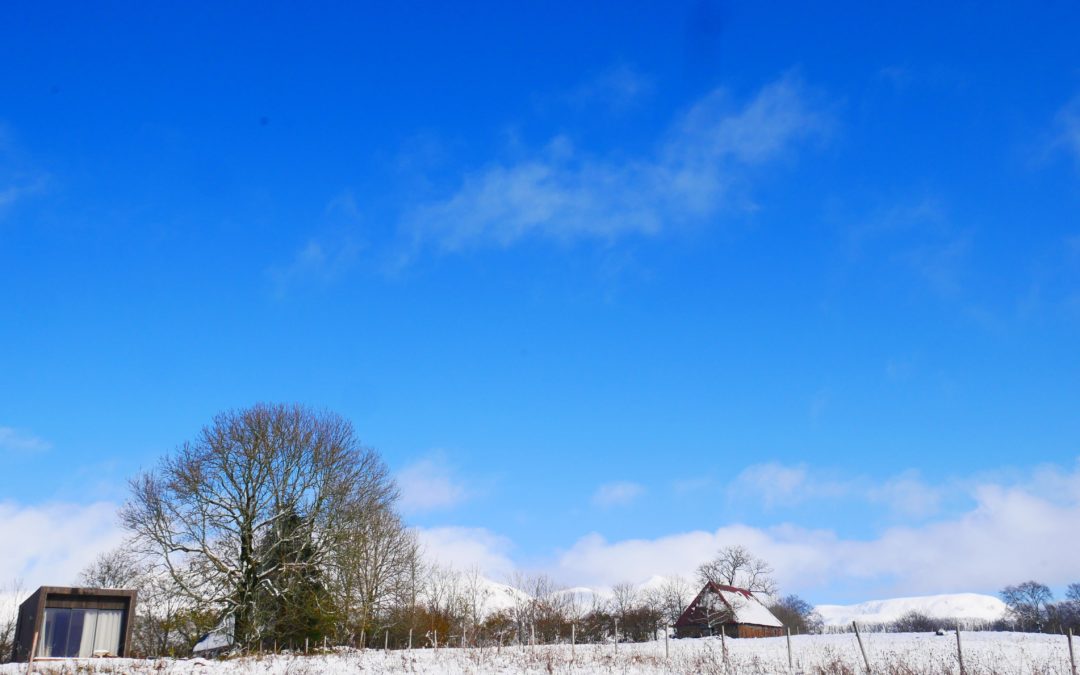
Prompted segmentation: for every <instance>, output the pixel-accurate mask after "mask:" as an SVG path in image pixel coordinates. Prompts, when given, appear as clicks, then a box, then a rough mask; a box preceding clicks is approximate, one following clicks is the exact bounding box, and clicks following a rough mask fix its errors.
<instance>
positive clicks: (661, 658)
mask: <svg viewBox="0 0 1080 675" xmlns="http://www.w3.org/2000/svg"><path fill="white" fill-rule="evenodd" d="M961 636H962V643H963V648H964V665H965V668H966V672H967V673H968V674H969V675H982V674H987V675H989V674H1001V675H1004V674H1006V673H1009V674H1013V673H1037V674H1039V675H1050V674H1060V675H1068V673H1070V666H1069V650H1068V642H1067V640H1066V638H1064V637H1062V636H1060V635H1041V634H1025V633H961ZM863 639H864V641H865V642H866V648H867V655H868V657H869V659H870V665H871V667H872V668H873V672H874V673H895V674H898V675H899V674H903V675H922V674H926V675H931V674H933V675H944V674H946V673H959V672H960V670H959V664H958V660H957V655H956V637H955V635H945V636H937V635H934V634H928V633H917V634H916V633H902V634H870V635H864V636H863ZM791 644H792V654H793V660H794V663H795V668H794V672H796V673H850V674H852V675H854V674H855V673H862V672H864V670H865V669H864V668H863V667H862V656H861V655H860V653H859V648H858V644H857V643H856V641H855V636H854V635H851V634H845V635H802V636H795V637H793V638H792V640H791ZM669 648H670V657H665V654H664V643H663V642H662V641H661V642H652V643H645V644H621V645H619V648H618V653H617V654H616V652H615V649H614V645H610V644H608V645H584V646H582V645H579V646H577V648H576V649H574V650H573V651H572V650H571V648H570V646H569V645H554V646H538V647H535V648H529V647H525V648H521V647H513V648H507V647H504V648H502V649H501V650H495V649H483V650H481V649H440V650H437V651H436V650H430V649H423V650H419V649H418V650H413V651H390V652H383V651H379V650H368V651H365V652H356V651H350V652H344V653H337V654H333V655H327V656H308V657H305V656H264V657H251V658H244V659H234V660H230V661H206V660H202V659H191V660H175V661H174V660H160V661H133V660H121V659H117V660H97V661H74V662H73V661H54V662H46V663H37V664H35V666H34V672H37V673H42V674H43V675H44V674H47V673H94V672H101V673H132V674H144V675H195V674H196V673H198V674H200V675H305V674H310V675H314V674H316V673H329V674H333V675H337V674H339V673H341V674H344V673H372V674H375V675H378V674H383V673H387V674H390V673H431V674H445V675H466V674H472V673H499V674H509V673H620V674H624V675H645V674H653V673H679V674H684V673H685V674H687V675H690V674H691V673H692V674H694V675H697V674H698V673H729V674H731V675H737V674H740V673H751V674H765V673H786V672H787V671H788V667H787V664H788V656H787V643H786V640H785V639H784V638H767V639H755V640H728V641H727V648H728V656H727V659H726V664H725V658H724V653H723V649H722V647H721V642H720V640H718V639H716V638H704V639H700V640H672V641H671V642H670V644H669ZM26 672H27V669H26V664H8V665H5V666H0V675H16V674H18V675H22V674H23V673H26Z"/></svg>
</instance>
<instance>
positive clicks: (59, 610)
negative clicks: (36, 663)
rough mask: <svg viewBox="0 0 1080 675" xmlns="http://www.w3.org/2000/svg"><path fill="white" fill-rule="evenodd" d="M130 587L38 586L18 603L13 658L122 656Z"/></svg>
mask: <svg viewBox="0 0 1080 675" xmlns="http://www.w3.org/2000/svg"><path fill="white" fill-rule="evenodd" d="M134 617H135V591H130V590H121V589H113V588H70V587H67V586H42V587H41V588H39V589H37V590H36V591H35V592H34V594H33V595H31V596H30V597H29V598H27V599H26V600H25V601H23V603H22V604H21V605H19V618H18V622H17V623H16V624H15V640H14V643H15V646H14V649H13V650H12V655H11V656H12V660H13V661H27V660H29V658H30V652H31V650H33V652H34V659H35V660H36V659H39V658H41V659H57V658H60V659H64V658H88V657H94V656H127V655H128V650H129V645H130V644H131V628H132V619H133V618H134Z"/></svg>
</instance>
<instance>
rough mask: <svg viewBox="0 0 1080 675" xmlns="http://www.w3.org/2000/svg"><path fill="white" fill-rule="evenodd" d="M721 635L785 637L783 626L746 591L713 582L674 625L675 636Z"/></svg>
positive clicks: (735, 636) (762, 604)
mask: <svg viewBox="0 0 1080 675" xmlns="http://www.w3.org/2000/svg"><path fill="white" fill-rule="evenodd" d="M721 632H723V634H724V635H726V636H727V637H732V638H751V637H779V636H781V635H783V634H784V624H783V623H781V622H780V620H779V619H777V618H776V617H775V616H774V615H773V613H772V612H770V611H769V608H768V607H766V606H765V605H764V603H762V602H761V600H759V599H758V598H757V597H756V596H755V595H754V594H753V593H751V592H750V591H748V590H746V589H745V588H736V587H735V586H722V585H720V584H715V583H711V582H710V583H708V584H705V587H704V588H702V589H701V592H700V593H698V594H697V597H696V598H694V600H693V602H691V603H690V604H689V605H688V606H687V608H686V609H685V610H684V611H683V613H682V615H681V616H680V617H679V620H678V621H676V622H675V637H680V638H683V637H706V636H710V635H719V634H720V633H721Z"/></svg>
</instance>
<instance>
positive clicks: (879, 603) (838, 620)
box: [816, 593, 1006, 626]
mask: <svg viewBox="0 0 1080 675" xmlns="http://www.w3.org/2000/svg"><path fill="white" fill-rule="evenodd" d="M816 609H817V611H818V614H820V615H821V618H822V619H824V620H825V625H826V626H844V625H848V624H850V623H851V622H852V621H858V622H859V623H868V624H870V623H889V622H892V621H896V620H897V619H899V618H900V617H902V616H904V615H905V614H909V613H911V612H918V613H920V614H924V615H926V616H928V617H931V618H934V619H967V620H973V621H995V620H997V619H1000V618H1001V617H1002V616H1004V615H1005V610H1006V608H1005V603H1004V602H1002V601H1001V600H1000V599H998V598H996V597H994V596H992V595H983V594H981V593H947V594H942V595H923V596H917V597H910V598H891V599H888V600H870V601H868V602H860V603H858V604H854V605H818V606H817V607H816Z"/></svg>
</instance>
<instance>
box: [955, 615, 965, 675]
mask: <svg viewBox="0 0 1080 675" xmlns="http://www.w3.org/2000/svg"><path fill="white" fill-rule="evenodd" d="M956 656H957V658H959V659H960V675H965V673H967V671H966V670H964V648H963V647H962V646H961V645H960V626H957V627H956Z"/></svg>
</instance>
